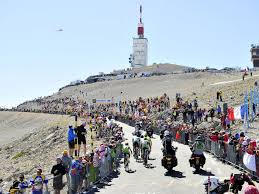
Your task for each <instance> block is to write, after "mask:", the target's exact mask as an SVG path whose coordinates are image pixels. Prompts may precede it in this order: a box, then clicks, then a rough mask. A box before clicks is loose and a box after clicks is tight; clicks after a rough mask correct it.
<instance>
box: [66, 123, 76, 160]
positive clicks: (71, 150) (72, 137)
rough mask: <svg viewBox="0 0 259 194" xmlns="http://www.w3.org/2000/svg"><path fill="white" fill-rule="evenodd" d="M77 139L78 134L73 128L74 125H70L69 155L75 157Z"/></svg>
mask: <svg viewBox="0 0 259 194" xmlns="http://www.w3.org/2000/svg"><path fill="white" fill-rule="evenodd" d="M75 138H76V134H75V131H74V129H73V127H72V125H69V129H68V147H69V155H70V156H73V154H74V150H75Z"/></svg>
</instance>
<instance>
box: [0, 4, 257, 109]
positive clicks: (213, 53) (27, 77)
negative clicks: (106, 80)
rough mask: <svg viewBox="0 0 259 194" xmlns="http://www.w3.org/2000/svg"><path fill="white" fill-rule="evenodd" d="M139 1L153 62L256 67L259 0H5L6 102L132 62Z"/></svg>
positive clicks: (1, 38)
mask: <svg viewBox="0 0 259 194" xmlns="http://www.w3.org/2000/svg"><path fill="white" fill-rule="evenodd" d="M140 4H142V5H143V21H144V25H145V36H146V37H147V38H148V39H149V64H152V63H154V62H156V63H158V62H162V63H164V62H170V63H177V64H183V65H189V66H193V67H197V68H201V67H206V66H210V67H217V68H221V67H224V66H245V65H250V66H251V62H250V53H249V49H250V45H251V44H252V43H258V42H259V33H258V32H259V25H258V21H259V12H258V7H259V1H258V0H249V1H244V0H227V1H226V0H210V1H208V0H161V1H157V0H142V1H138V0H127V1H126V0H109V1H107V0H95V1H89V0H74V1H71V0H54V1H53V0H41V1H35V0H22V1H19V0H1V1H0V69H1V76H0V88H1V90H0V106H14V105H17V104H19V103H21V102H23V101H25V100H27V99H33V98H35V97H39V96H45V95H50V94H52V93H54V92H56V91H57V90H58V88H60V87H62V86H64V85H66V84H67V83H69V82H70V81H73V80H76V79H85V78H86V77H87V76H89V75H91V74H95V73H98V72H110V71H112V70H113V69H121V68H126V67H128V66H129V64H128V57H129V54H130V53H131V51H132V37H134V36H136V31H137V23H138V16H139V5H140ZM59 28H63V29H64V31H63V32H57V31H56V30H57V29H59Z"/></svg>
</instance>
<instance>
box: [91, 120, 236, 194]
mask: <svg viewBox="0 0 259 194" xmlns="http://www.w3.org/2000/svg"><path fill="white" fill-rule="evenodd" d="M119 124H120V126H122V127H123V130H124V133H125V137H126V138H127V139H128V142H129V143H130V145H131V146H132V134H131V133H132V132H133V130H134V128H133V127H130V126H128V125H125V124H123V123H119ZM154 137H155V139H152V142H153V147H152V152H151V156H150V157H151V159H154V160H149V163H150V164H151V165H152V168H145V167H144V166H143V164H142V163H138V162H136V161H135V160H134V159H133V158H131V162H130V168H131V169H132V170H136V172H135V173H127V172H125V170H124V168H123V166H122V167H121V168H120V171H121V173H120V175H119V176H118V177H117V178H114V179H112V181H111V182H110V183H108V185H106V186H104V187H103V188H102V189H100V190H98V192H96V193H100V194H189V193H191V194H203V193H205V190H204V186H203V181H204V180H205V179H206V178H207V177H208V174H210V173H209V171H210V170H209V169H211V173H212V174H215V175H216V176H218V177H219V178H224V177H229V176H230V174H231V173H239V171H238V170H236V169H235V168H233V167H231V166H229V165H225V164H223V163H222V162H220V161H218V160H217V159H215V158H213V156H212V155H210V154H206V158H207V161H206V164H205V166H204V168H203V169H204V171H202V173H201V174H194V173H193V171H194V169H193V168H191V167H190V165H189V158H190V156H191V151H190V148H189V147H188V146H185V145H182V144H179V143H176V142H174V143H173V145H174V146H176V147H178V150H177V152H176V156H177V158H178V166H177V167H175V168H174V172H173V174H172V175H171V176H165V172H166V169H164V168H163V167H162V166H161V158H162V152H161V148H162V144H161V140H160V138H159V137H158V136H154Z"/></svg>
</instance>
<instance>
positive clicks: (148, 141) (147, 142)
mask: <svg viewBox="0 0 259 194" xmlns="http://www.w3.org/2000/svg"><path fill="white" fill-rule="evenodd" d="M151 146H152V141H151V139H150V138H148V137H146V136H145V137H144V139H143V140H142V142H141V153H142V158H143V156H144V153H145V149H147V151H148V155H149V154H150V152H151Z"/></svg>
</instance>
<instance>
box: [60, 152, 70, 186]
mask: <svg viewBox="0 0 259 194" xmlns="http://www.w3.org/2000/svg"><path fill="white" fill-rule="evenodd" d="M61 160H62V163H63V165H64V167H65V170H66V177H67V187H68V189H69V186H70V179H69V170H70V168H71V165H72V158H71V157H69V155H68V151H67V150H64V151H63V155H62V158H61Z"/></svg>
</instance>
